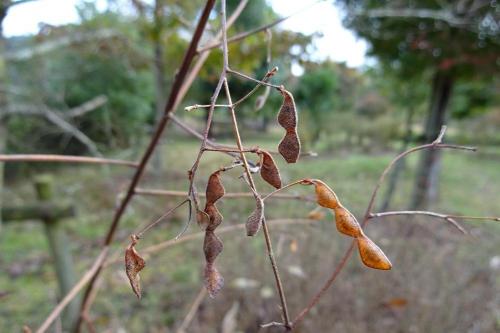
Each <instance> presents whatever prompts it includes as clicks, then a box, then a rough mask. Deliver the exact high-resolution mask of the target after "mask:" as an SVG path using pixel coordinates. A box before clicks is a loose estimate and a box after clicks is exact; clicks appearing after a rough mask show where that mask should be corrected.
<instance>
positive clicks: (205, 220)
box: [196, 209, 210, 230]
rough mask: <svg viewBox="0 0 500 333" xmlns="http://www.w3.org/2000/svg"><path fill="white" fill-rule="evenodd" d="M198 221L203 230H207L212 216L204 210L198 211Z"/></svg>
mask: <svg viewBox="0 0 500 333" xmlns="http://www.w3.org/2000/svg"><path fill="white" fill-rule="evenodd" d="M196 222H198V226H199V227H200V229H201V230H206V229H207V227H208V225H209V224H210V216H209V215H208V214H207V213H205V212H204V211H202V210H199V209H198V210H197V211H196Z"/></svg>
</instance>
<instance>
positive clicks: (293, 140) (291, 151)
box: [278, 131, 300, 163]
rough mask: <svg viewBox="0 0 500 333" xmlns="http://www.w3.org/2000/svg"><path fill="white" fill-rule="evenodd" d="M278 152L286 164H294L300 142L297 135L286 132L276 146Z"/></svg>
mask: <svg viewBox="0 0 500 333" xmlns="http://www.w3.org/2000/svg"><path fill="white" fill-rule="evenodd" d="M278 151H279V153H280V154H281V156H283V158H284V159H285V161H287V162H288V163H295V162H297V160H298V159H299V155H300V141H299V137H298V136H297V133H296V132H294V131H292V132H287V133H286V134H285V136H284V137H283V139H281V142H280V143H279V145H278Z"/></svg>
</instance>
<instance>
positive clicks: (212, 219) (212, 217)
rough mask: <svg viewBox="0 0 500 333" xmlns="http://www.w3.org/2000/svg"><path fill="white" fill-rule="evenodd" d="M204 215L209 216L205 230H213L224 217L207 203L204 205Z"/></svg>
mask: <svg viewBox="0 0 500 333" xmlns="http://www.w3.org/2000/svg"><path fill="white" fill-rule="evenodd" d="M205 213H206V214H207V215H208V216H209V223H208V225H207V227H206V228H205V229H206V230H215V228H217V227H218V226H219V225H220V224H221V223H222V220H223V218H224V217H223V216H222V214H221V213H220V212H219V210H218V209H217V207H216V206H215V205H214V204H210V203H208V202H207V204H206V205H205Z"/></svg>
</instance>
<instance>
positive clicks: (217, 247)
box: [196, 170, 226, 297]
mask: <svg viewBox="0 0 500 333" xmlns="http://www.w3.org/2000/svg"><path fill="white" fill-rule="evenodd" d="M220 173H221V171H220V170H219V171H216V172H214V173H212V174H211V175H210V177H209V178H208V184H207V189H206V198H207V199H206V203H205V210H204V211H203V212H202V211H199V212H197V214H196V218H197V221H198V224H199V225H200V227H202V229H203V230H205V240H204V242H203V252H204V253H205V261H206V264H205V269H204V272H203V280H204V283H205V288H207V291H208V294H209V295H210V297H215V296H216V295H217V293H218V292H219V291H220V290H221V289H222V287H223V285H224V278H223V277H222V275H221V274H220V273H219V271H218V270H217V268H216V267H215V265H214V262H215V259H216V258H217V256H218V255H219V254H220V253H221V252H222V249H223V248H224V246H223V244H222V241H221V240H220V239H219V237H217V235H216V234H215V233H214V231H215V229H216V228H217V227H218V226H219V225H220V224H221V223H222V219H223V216H222V214H221V213H220V212H219V210H218V209H217V206H216V205H215V203H216V201H217V200H219V199H220V198H222V197H223V196H224V194H225V193H226V190H225V189H224V186H223V185H222V181H221V176H220Z"/></svg>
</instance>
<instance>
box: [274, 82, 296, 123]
mask: <svg viewBox="0 0 500 333" xmlns="http://www.w3.org/2000/svg"><path fill="white" fill-rule="evenodd" d="M280 93H281V94H282V95H283V104H281V108H280V111H279V113H278V123H279V124H280V125H281V126H282V127H283V128H284V129H286V130H287V131H288V130H291V129H295V128H296V127H297V108H296V107H295V101H294V100H293V96H292V94H291V93H290V92H289V91H287V90H285V89H280Z"/></svg>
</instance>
